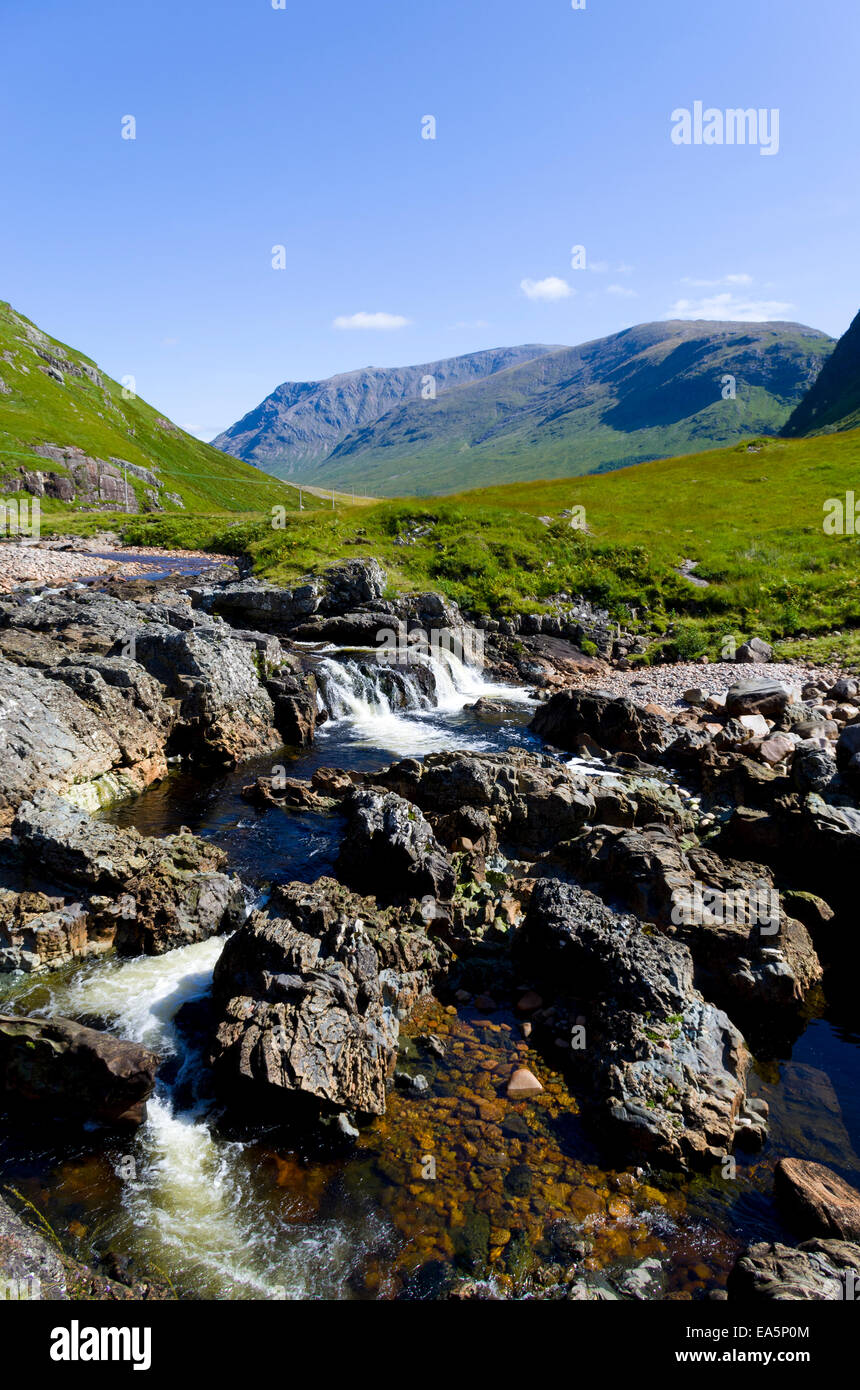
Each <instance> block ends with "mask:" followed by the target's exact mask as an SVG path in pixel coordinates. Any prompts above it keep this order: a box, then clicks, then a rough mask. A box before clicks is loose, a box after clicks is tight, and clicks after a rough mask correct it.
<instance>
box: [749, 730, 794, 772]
mask: <svg viewBox="0 0 860 1390" xmlns="http://www.w3.org/2000/svg"><path fill="white" fill-rule="evenodd" d="M796 746H797V745H796V743H795V741H794V739H793V738H791V736H790V735H789V734H773V735H772V736H771V737H770V738H766V739H765V740H764V742H763V743H762V744H761V745H760V746H759V750H758V751H759V757H760V758H761V759H762V761H763V762H766V763H769V764H770V766H771V767H776V765H777V764H778V763H783V762H785V760H786V758H789V757H791V755H792V754H793V753H794V750H795V748H796Z"/></svg>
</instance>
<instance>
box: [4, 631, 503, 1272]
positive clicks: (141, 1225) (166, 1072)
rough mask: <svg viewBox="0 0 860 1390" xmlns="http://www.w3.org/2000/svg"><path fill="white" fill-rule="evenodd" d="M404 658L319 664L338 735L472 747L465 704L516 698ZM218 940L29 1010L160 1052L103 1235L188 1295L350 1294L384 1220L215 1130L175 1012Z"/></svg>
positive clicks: (80, 985) (73, 986) (70, 980)
mask: <svg viewBox="0 0 860 1390" xmlns="http://www.w3.org/2000/svg"><path fill="white" fill-rule="evenodd" d="M371 655H372V654H371ZM413 660H414V661H415V663H416V665H415V666H410V665H408V664H407V665H406V666H405V667H396V668H391V667H388V668H387V667H386V666H385V665H384V664H380V663H379V662H378V661H376V662H374V661H372V660H369V659H368V660H367V661H364V660H363V659H362V655H361V654H360V653H357V654H356V655H355V657H353V658H351V659H349V660H346V661H336V660H332V659H324V660H323V661H322V662H321V664H320V667H319V677H320V687H321V689H322V692H323V698H324V702H325V706H326V708H327V709H328V711H329V714H330V716H331V723H332V724H333V725H334V726H336V727H337V728H338V729H339V731H340V734H341V736H342V735H343V733H344V732H347V733H348V735H349V737H350V738H351V739H354V741H355V742H356V743H357V744H361V745H363V746H365V747H369V748H375V749H379V750H380V751H381V752H382V753H383V754H389V755H393V756H406V755H414V754H424V753H428V752H432V751H437V750H438V751H442V750H447V749H451V748H472V749H480V748H482V747H491V746H493V745H492V744H491V743H489V742H485V741H484V739H483V738H482V734H481V728H480V725H479V724H478V723H477V721H476V722H475V723H473V724H472V725H471V726H470V727H467V726H466V725H465V724H462V723H461V724H460V725H459V726H458V724H457V719H458V717H459V715H460V712H461V711H462V710H463V709H464V707H465V706H466V705H469V704H473V703H474V702H475V701H476V700H478V699H480V698H482V697H483V698H486V699H492V700H495V701H499V702H504V703H506V704H519V705H520V706H522V704H523V703H526V702H528V696H527V694H526V692H525V691H524V690H520V689H517V688H515V687H510V686H503V685H499V684H497V683H494V682H490V681H487V680H486V679H485V678H484V676H483V674H482V672H481V671H480V670H479V669H478V668H476V667H472V666H469V665H467V664H466V663H464V662H463V661H462V660H461V659H460V657H459V656H458V655H456V654H455V653H454V652H450V651H446V650H444V649H443V650H440V651H439V652H434V653H433V654H429V653H428V654H426V655H425V654H423V653H420V654H417V655H416V656H415V657H414V658H413ZM419 666H420V667H422V668H423V669H420V670H419V669H418V667H419ZM326 728H327V726H326V725H323V726H322V731H321V732H322V734H323V736H324V735H325V731H326ZM223 945H224V941H223V938H213V939H212V940H209V941H205V942H200V943H198V944H195V945H191V946H186V947H182V948H180V949H178V950H175V951H171V952H170V953H168V954H167V955H164V956H157V957H138V958H135V959H132V960H121V959H118V958H116V957H108V958H107V959H101V960H96V961H91V962H88V963H87V964H86V965H84V966H82V967H81V968H80V969H79V970H78V971H77V972H75V973H74V974H73V975H72V974H65V973H63V974H60V975H58V976H56V977H54V978H53V979H51V981H50V983H49V991H50V1000H49V1003H48V1005H47V1007H45V1006H43V1007H42V1009H40V1011H44V1012H48V1013H50V1014H58V1015H64V1016H70V1017H73V1018H88V1017H89V1018H95V1019H99V1020H104V1023H105V1025H106V1026H107V1027H108V1028H109V1029H110V1030H111V1031H113V1032H115V1033H116V1034H118V1035H119V1036H120V1037H123V1038H127V1039H130V1040H133V1041H135V1042H139V1043H142V1044H144V1045H146V1046H147V1047H149V1048H151V1049H152V1050H153V1051H154V1052H155V1053H157V1054H158V1055H159V1057H161V1058H162V1059H164V1060H166V1062H167V1065H166V1067H164V1068H163V1077H162V1078H160V1079H159V1081H158V1083H157V1087H156V1092H155V1095H154V1096H153V1097H152V1099H151V1100H150V1102H149V1105H148V1107H147V1118H146V1121H145V1123H144V1125H143V1126H142V1128H141V1129H140V1131H139V1132H138V1133H137V1135H136V1137H135V1139H134V1140H133V1141H130V1143H129V1153H128V1154H127V1155H124V1156H123V1158H122V1160H121V1161H120V1163H119V1165H118V1166H119V1169H120V1172H121V1176H122V1180H123V1181H122V1200H121V1204H120V1206H119V1207H118V1208H116V1207H114V1209H113V1210H111V1212H110V1214H109V1216H108V1218H107V1220H106V1224H105V1227H104V1229H103V1236H104V1237H105V1238H106V1239H107V1243H108V1245H110V1244H113V1245H114V1246H115V1248H119V1249H128V1250H130V1251H137V1252H138V1253H139V1255H140V1256H141V1257H142V1259H143V1262H144V1264H145V1265H146V1266H147V1267H148V1268H150V1269H152V1270H153V1271H161V1272H163V1273H165V1274H166V1275H167V1276H169V1278H170V1279H171V1280H172V1281H173V1282H174V1283H176V1284H179V1285H180V1286H181V1287H183V1288H190V1289H193V1290H194V1292H195V1293H196V1294H197V1296H199V1297H204V1298H205V1297H210V1298H252V1299H255V1298H256V1299H307V1298H325V1299H333V1298H334V1299H337V1298H348V1297H350V1278H351V1276H352V1275H353V1273H354V1272H355V1271H356V1270H357V1268H358V1267H359V1266H360V1264H361V1262H362V1260H363V1258H364V1257H365V1255H366V1253H367V1251H368V1250H369V1249H371V1248H373V1247H374V1246H375V1245H377V1244H378V1242H379V1240H380V1238H382V1237H383V1236H384V1235H385V1234H386V1229H385V1227H384V1225H383V1218H382V1217H381V1216H378V1215H375V1216H374V1215H372V1214H369V1213H367V1212H365V1211H364V1210H362V1209H361V1208H360V1207H359V1206H358V1205H355V1206H351V1208H350V1210H349V1213H348V1214H347V1215H344V1214H343V1213H341V1214H340V1215H339V1216H338V1217H328V1216H321V1215H320V1214H319V1212H318V1210H317V1209H316V1208H315V1205H314V1204H313V1203H308V1201H307V1198H306V1196H305V1195H304V1193H303V1191H302V1188H301V1184H299V1185H298V1187H297V1185H296V1182H295V1172H296V1168H295V1164H294V1165H293V1167H292V1169H291V1170H290V1171H291V1172H292V1174H293V1177H292V1178H291V1177H290V1172H289V1171H288V1172H287V1174H286V1176H285V1177H284V1178H283V1186H281V1185H280V1181H281V1178H280V1176H279V1177H278V1178H276V1176H275V1172H274V1165H275V1164H276V1162H277V1158H276V1156H275V1155H273V1154H272V1153H270V1152H268V1151H267V1150H265V1149H264V1147H263V1146H262V1145H258V1146H254V1145H251V1144H243V1143H239V1142H235V1141H232V1140H228V1139H226V1138H224V1137H223V1136H221V1135H219V1134H218V1133H217V1130H216V1129H215V1127H214V1119H215V1111H214V1107H213V1105H212V1102H211V1099H210V1098H209V1097H208V1096H207V1095H205V1094H202V1093H201V1091H200V1085H201V1083H202V1084H205V1080H206V1069H205V1067H202V1066H201V1065H200V1061H199V1058H198V1057H197V1055H196V1054H195V1053H194V1052H193V1050H189V1047H188V1045H187V1044H186V1042H185V1041H184V1039H183V1037H182V1035H181V1033H180V1032H179V1030H178V1029H177V1028H176V1026H175V1022H174V1020H175V1017H176V1014H177V1012H178V1011H179V1009H181V1008H182V1006H183V1005H184V1004H186V1003H189V1002H190V1001H193V1000H195V999H198V998H201V997H202V996H204V995H205V994H206V993H207V991H208V990H209V988H210V986H211V980H212V972H213V970H214V967H215V964H216V962H217V960H218V957H219V955H220V953H221V950H222V949H223ZM26 988H27V987H26V985H25V986H24V989H25V994H24V996H23V998H24V999H25V1000H26ZM25 1010H26V1002H25ZM123 1168H124V1169H125V1170H126V1171H122V1170H123ZM287 1168H288V1169H289V1162H288V1163H287Z"/></svg>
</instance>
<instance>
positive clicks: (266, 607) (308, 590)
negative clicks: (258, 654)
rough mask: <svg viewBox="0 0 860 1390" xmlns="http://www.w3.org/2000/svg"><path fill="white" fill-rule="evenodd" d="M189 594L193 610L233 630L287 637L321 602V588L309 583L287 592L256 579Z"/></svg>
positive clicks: (217, 585) (216, 586) (194, 591)
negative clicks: (254, 630)
mask: <svg viewBox="0 0 860 1390" xmlns="http://www.w3.org/2000/svg"><path fill="white" fill-rule="evenodd" d="M190 592H191V601H192V603H193V604H194V605H195V607H198V608H200V609H202V610H203V612H205V613H217V614H219V616H221V617H223V618H225V619H226V620H227V622H228V623H230V624H231V625H232V626H233V627H240V628H257V629H259V630H260V631H263V632H274V633H288V632H290V631H291V630H292V629H293V628H294V627H295V626H296V625H297V624H298V623H300V622H302V621H304V620H305V619H307V618H310V617H311V616H312V615H313V614H314V613H316V611H317V609H318V608H319V605H320V602H321V598H322V594H321V586H320V585H319V584H318V583H315V582H312V581H309V582H307V583H304V584H299V585H297V586H296V587H295V588H293V589H286V588H282V587H281V586H280V585H278V584H267V583H263V582H262V581H261V580H258V579H243V580H240V581H239V582H238V583H229V584H215V585H211V586H209V587H205V588H194V589H192V590H191V591H190Z"/></svg>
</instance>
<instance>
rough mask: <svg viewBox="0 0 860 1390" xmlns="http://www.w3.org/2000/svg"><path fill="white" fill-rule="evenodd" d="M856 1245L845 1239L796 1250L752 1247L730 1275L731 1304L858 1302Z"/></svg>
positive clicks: (859, 1260) (806, 1243) (817, 1242)
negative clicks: (853, 1300)
mask: <svg viewBox="0 0 860 1390" xmlns="http://www.w3.org/2000/svg"><path fill="white" fill-rule="evenodd" d="M858 1285H860V1245H855V1244H852V1243H851V1242H849V1241H844V1240H807V1241H804V1243H803V1244H802V1245H799V1246H798V1247H797V1248H796V1249H795V1248H793V1247H792V1246H790V1245H781V1244H780V1243H779V1242H776V1241H775V1242H772V1243H771V1242H767V1241H761V1242H759V1243H758V1244H756V1245H751V1246H749V1248H748V1249H747V1250H746V1251H744V1253H743V1255H741V1256H740V1258H739V1259H738V1261H737V1263H736V1265H735V1267H734V1269H733V1270H732V1272H731V1274H730V1275H729V1280H728V1286H727V1287H728V1295H729V1300H730V1301H732V1302H738V1303H753V1302H765V1303H773V1302H783V1301H787V1302H802V1301H807V1300H808V1301H811V1302H812V1301H814V1302H836V1301H838V1300H841V1299H856V1298H857V1289H858Z"/></svg>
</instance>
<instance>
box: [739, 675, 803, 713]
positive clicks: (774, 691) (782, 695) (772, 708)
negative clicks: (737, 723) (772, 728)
mask: <svg viewBox="0 0 860 1390" xmlns="http://www.w3.org/2000/svg"><path fill="white" fill-rule="evenodd" d="M790 703H791V694H790V692H789V691H788V690H787V689H786V687H785V686H784V685H781V684H780V683H779V681H776V680H753V681H740V682H739V683H738V684H737V685H733V686H732V687H731V689H730V690H729V692H728V694H727V695H726V714H727V715H728V716H729V717H730V718H731V717H732V716H734V715H737V716H740V715H742V714H763V715H764V716H765V717H766V718H770V719H776V718H778V717H779V716H780V715H781V714H782V713H783V712H784V711H785V710H786V709H788V706H789V704H790Z"/></svg>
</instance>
